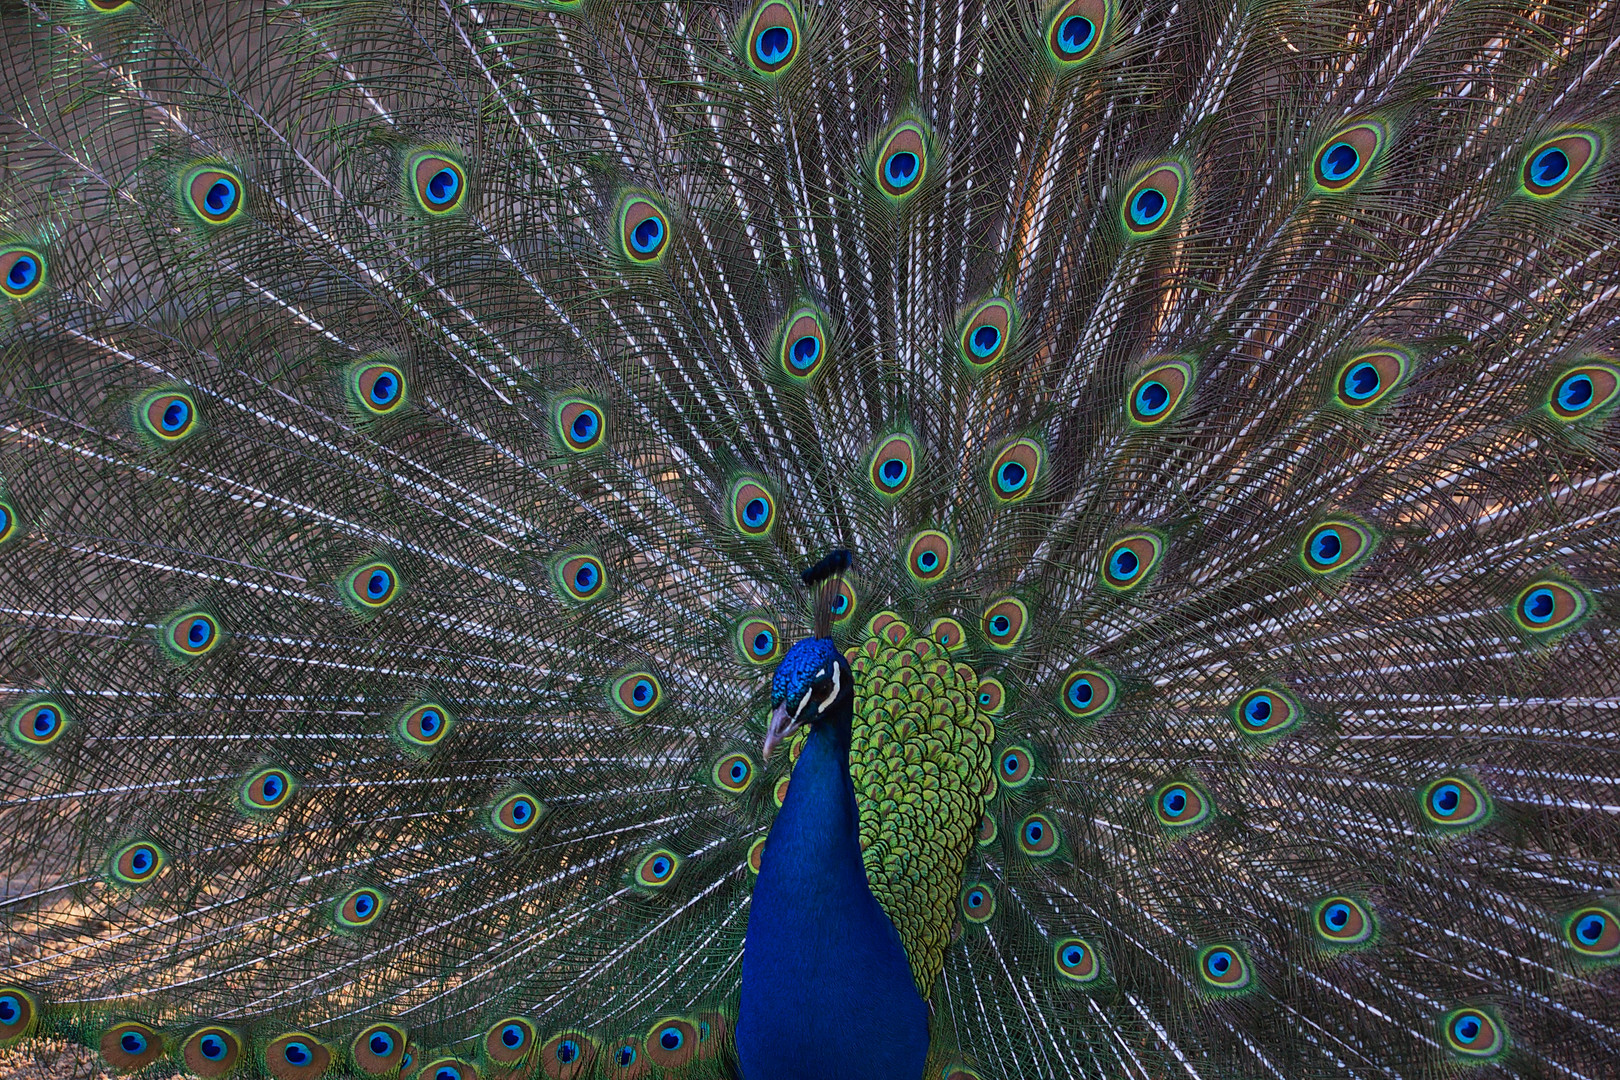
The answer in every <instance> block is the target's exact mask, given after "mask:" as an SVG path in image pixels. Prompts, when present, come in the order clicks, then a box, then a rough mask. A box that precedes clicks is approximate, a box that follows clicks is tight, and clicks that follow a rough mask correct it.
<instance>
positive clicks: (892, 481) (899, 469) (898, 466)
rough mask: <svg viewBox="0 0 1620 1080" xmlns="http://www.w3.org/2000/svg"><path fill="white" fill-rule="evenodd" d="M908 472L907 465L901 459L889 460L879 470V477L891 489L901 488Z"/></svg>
mask: <svg viewBox="0 0 1620 1080" xmlns="http://www.w3.org/2000/svg"><path fill="white" fill-rule="evenodd" d="M906 472H907V469H906V463H905V462H904V461H901V460H900V459H899V458H889V459H888V460H887V461H885V462H884V463H883V464H882V466H880V467H879V468H878V475H879V476H880V477H882V479H883V482H884V484H886V485H887V486H889V487H899V486H900V482H901V481H902V480H904V479H905V478H906Z"/></svg>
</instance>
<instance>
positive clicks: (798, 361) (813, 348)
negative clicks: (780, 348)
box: [788, 334, 821, 371]
mask: <svg viewBox="0 0 1620 1080" xmlns="http://www.w3.org/2000/svg"><path fill="white" fill-rule="evenodd" d="M820 355H821V342H820V341H819V340H817V339H816V336H815V335H814V334H806V335H804V336H803V337H801V338H798V339H797V340H795V341H794V342H793V347H792V348H790V349H789V350H788V360H789V362H790V363H792V365H793V366H794V367H796V368H798V369H799V370H800V371H803V370H805V369H806V368H808V367H809V366H810V365H811V364H814V363H815V362H816V357H818V356H820Z"/></svg>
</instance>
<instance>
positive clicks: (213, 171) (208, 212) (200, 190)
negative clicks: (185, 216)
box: [180, 165, 243, 225]
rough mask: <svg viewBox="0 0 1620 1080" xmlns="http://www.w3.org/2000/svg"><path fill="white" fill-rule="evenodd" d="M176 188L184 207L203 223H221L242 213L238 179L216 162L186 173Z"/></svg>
mask: <svg viewBox="0 0 1620 1080" xmlns="http://www.w3.org/2000/svg"><path fill="white" fill-rule="evenodd" d="M180 190H181V192H182V194H183V195H184V196H185V200H184V201H185V205H186V208H187V209H189V210H190V211H191V213H192V214H194V215H195V216H196V218H197V220H199V221H201V222H202V223H203V224H205V225H224V224H226V223H227V222H230V221H234V220H235V219H236V216H237V215H238V214H240V213H241V212H242V201H243V200H242V178H241V177H239V176H237V175H236V174H235V173H233V172H231V171H230V170H229V169H225V168H221V167H220V166H218V165H205V166H202V167H200V168H196V169H193V170H191V171H190V172H188V173H186V175H185V176H184V177H182V178H181V181H180Z"/></svg>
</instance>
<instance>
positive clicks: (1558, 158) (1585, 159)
mask: <svg viewBox="0 0 1620 1080" xmlns="http://www.w3.org/2000/svg"><path fill="white" fill-rule="evenodd" d="M1601 145H1602V143H1601V141H1600V140H1599V139H1598V136H1597V135H1596V133H1594V132H1590V131H1571V132H1568V133H1566V134H1563V135H1560V136H1558V138H1556V139H1552V140H1550V141H1548V142H1544V143H1542V144H1541V145H1540V146H1537V147H1536V148H1535V149H1534V150H1532V151H1530V153H1529V154H1527V155H1526V156H1525V159H1524V167H1523V170H1522V172H1521V175H1520V181H1521V182H1522V184H1523V185H1524V191H1525V193H1526V194H1528V195H1531V196H1533V197H1535V198H1538V199H1550V198H1552V197H1553V196H1555V195H1557V194H1559V193H1560V192H1562V191H1564V190H1565V189H1566V188H1568V187H1569V185H1571V184H1573V183H1574V182H1575V180H1576V178H1577V177H1579V176H1580V175H1581V174H1582V173H1583V172H1585V171H1586V167H1587V166H1588V165H1590V164H1591V163H1592V159H1593V158H1594V157H1596V156H1597V153H1598V149H1599V147H1600V146H1601Z"/></svg>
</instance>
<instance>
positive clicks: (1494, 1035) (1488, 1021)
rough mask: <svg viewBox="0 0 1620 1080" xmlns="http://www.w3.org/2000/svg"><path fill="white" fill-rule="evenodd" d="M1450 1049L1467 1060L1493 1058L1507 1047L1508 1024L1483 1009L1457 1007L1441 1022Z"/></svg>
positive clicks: (1487, 1059) (1500, 1054)
mask: <svg viewBox="0 0 1620 1080" xmlns="http://www.w3.org/2000/svg"><path fill="white" fill-rule="evenodd" d="M1440 1033H1441V1035H1442V1037H1443V1038H1444V1039H1445V1042H1446V1049H1447V1050H1450V1051H1451V1052H1452V1054H1454V1055H1456V1056H1457V1057H1458V1058H1461V1059H1462V1060H1464V1061H1470V1062H1479V1061H1489V1060H1490V1059H1492V1058H1497V1057H1500V1056H1502V1054H1503V1053H1504V1052H1505V1051H1506V1050H1507V1046H1508V1034H1507V1028H1505V1027H1503V1026H1502V1022H1501V1021H1500V1020H1497V1019H1496V1018H1495V1017H1494V1016H1491V1015H1490V1014H1489V1013H1487V1012H1485V1011H1484V1010H1483V1009H1454V1010H1452V1011H1451V1012H1449V1013H1447V1014H1446V1015H1445V1017H1444V1018H1443V1019H1442V1020H1441V1022H1440Z"/></svg>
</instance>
